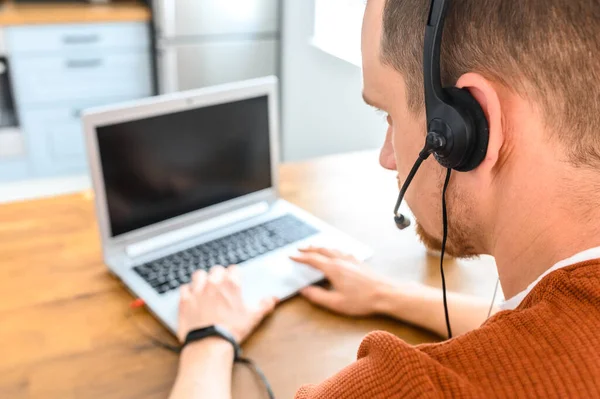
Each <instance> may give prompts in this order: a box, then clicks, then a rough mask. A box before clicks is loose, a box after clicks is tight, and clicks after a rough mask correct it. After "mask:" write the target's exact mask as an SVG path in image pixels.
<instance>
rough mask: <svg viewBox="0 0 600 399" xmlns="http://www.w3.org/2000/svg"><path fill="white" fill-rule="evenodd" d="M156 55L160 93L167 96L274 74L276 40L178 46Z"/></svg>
mask: <svg viewBox="0 0 600 399" xmlns="http://www.w3.org/2000/svg"><path fill="white" fill-rule="evenodd" d="M159 54H160V56H159V69H160V75H161V83H162V87H161V91H162V92H164V93H168V92H173V91H180V90H191V89H197V88H201V87H206V86H212V85H217V84H222V83H230V82H236V81H240V80H246V79H254V78H260V77H263V76H269V75H277V72H278V54H279V41H278V40H239V41H227V42H214V43H200V44H194V45H180V46H173V47H167V48H165V49H163V50H161V51H160V52H159Z"/></svg>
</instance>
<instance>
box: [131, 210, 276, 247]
mask: <svg viewBox="0 0 600 399" xmlns="http://www.w3.org/2000/svg"><path fill="white" fill-rule="evenodd" d="M268 210H269V203H268V202H266V201H264V202H260V203H258V204H255V205H251V206H247V207H245V208H242V209H238V210H236V211H232V212H228V213H226V214H224V215H222V216H218V217H215V218H212V219H209V220H207V221H205V222H202V223H197V224H194V225H192V226H188V227H184V228H182V229H179V230H175V231H172V232H169V233H166V234H161V235H160V236H156V237H153V238H150V239H148V240H144V241H140V242H136V243H135V244H131V245H129V246H127V247H126V248H125V253H126V254H127V256H129V257H130V258H135V257H138V256H142V255H145V254H148V253H150V252H153V251H156V250H158V249H161V248H164V247H167V246H170V245H174V244H178V243H181V242H182V241H185V240H189V239H190V238H194V237H197V236H199V235H202V234H205V233H208V232H210V231H214V230H217V229H220V228H223V227H225V226H229V225H232V224H234V223H237V222H241V221H243V220H246V219H250V218H252V217H255V216H258V215H260V214H263V213H265V212H267V211H268Z"/></svg>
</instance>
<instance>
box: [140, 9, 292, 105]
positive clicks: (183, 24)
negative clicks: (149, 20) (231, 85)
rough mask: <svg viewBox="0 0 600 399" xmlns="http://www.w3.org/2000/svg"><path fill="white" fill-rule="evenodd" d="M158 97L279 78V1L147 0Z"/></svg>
mask: <svg viewBox="0 0 600 399" xmlns="http://www.w3.org/2000/svg"><path fill="white" fill-rule="evenodd" d="M152 11H153V31H154V36H155V37H154V45H155V54H156V65H155V66H156V72H157V73H156V75H157V86H158V87H157V89H158V92H159V93H161V94H164V93H172V92H177V91H182V90H190V89H196V88H201V87H206V86H212V85H216V84H221V83H228V82H235V81H239V80H245V79H252V78H258V77H262V76H268V75H276V76H278V75H279V69H280V68H279V65H280V53H281V49H280V25H281V22H280V21H281V18H280V14H281V5H280V0H152Z"/></svg>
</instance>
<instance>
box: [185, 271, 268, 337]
mask: <svg viewBox="0 0 600 399" xmlns="http://www.w3.org/2000/svg"><path fill="white" fill-rule="evenodd" d="M180 292H181V300H180V303H179V328H178V331H177V336H178V338H179V340H180V341H181V342H183V341H184V340H185V337H186V336H187V334H188V333H189V332H190V331H192V330H195V329H197V328H203V327H208V326H211V325H216V324H218V325H220V326H222V327H224V328H226V329H227V330H228V331H229V332H230V333H232V334H233V336H234V337H235V339H236V340H237V342H239V343H241V342H243V341H244V340H245V339H246V338H248V336H249V335H250V333H252V331H253V330H254V329H255V328H256V327H257V326H258V325H259V324H260V322H261V321H262V320H263V319H264V318H265V316H267V315H268V314H269V313H271V312H272V311H273V309H274V308H275V305H276V303H277V299H276V298H269V299H266V300H263V301H262V302H261V303H260V304H259V305H258V306H257V307H255V308H250V307H248V306H247V305H246V304H245V303H244V301H243V299H242V290H241V287H240V276H239V271H238V269H237V266H231V267H229V268H227V269H225V268H223V267H221V266H215V267H213V268H212V269H211V271H210V274H209V273H206V272H205V271H203V270H200V271H197V272H196V273H194V275H193V276H192V282H191V283H190V284H188V285H184V286H182V287H181V290H180Z"/></svg>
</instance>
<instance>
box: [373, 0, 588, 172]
mask: <svg viewBox="0 0 600 399" xmlns="http://www.w3.org/2000/svg"><path fill="white" fill-rule="evenodd" d="M386 1H387V3H386V5H385V10H384V15H383V38H382V60H383V62H384V63H385V64H387V65H390V66H392V67H394V68H395V69H396V70H398V71H399V72H400V73H401V74H402V75H403V76H404V78H405V80H406V84H407V93H408V99H407V101H408V104H409V108H410V109H411V111H413V112H414V113H421V112H422V111H423V107H424V94H423V66H422V65H423V42H424V32H425V24H426V20H427V15H428V10H429V3H430V1H429V0H386ZM599 21H600V2H599V1H598V0H454V1H452V2H451V5H450V8H449V10H448V17H447V20H446V27H445V30H444V38H443V43H442V79H443V82H444V84H445V85H454V84H456V82H457V80H458V79H459V78H460V76H461V75H463V74H465V73H467V72H477V73H480V74H481V75H483V76H485V77H486V78H487V79H490V80H492V81H494V82H497V83H500V84H502V85H503V86H505V87H507V88H509V89H511V90H512V91H513V92H516V93H517V94H519V95H521V96H522V97H525V98H528V99H530V100H531V101H532V102H534V103H535V104H537V105H539V108H540V110H541V111H542V112H543V115H544V116H545V117H546V121H547V125H548V126H549V127H550V131H551V133H552V136H553V137H555V138H557V139H558V140H559V141H560V142H561V143H562V144H563V145H564V147H565V148H566V150H567V155H568V157H569V159H570V160H571V161H572V162H573V163H574V164H575V165H577V166H583V165H588V166H594V167H598V166H599V165H600V22H599Z"/></svg>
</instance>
